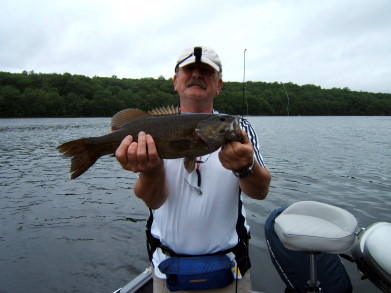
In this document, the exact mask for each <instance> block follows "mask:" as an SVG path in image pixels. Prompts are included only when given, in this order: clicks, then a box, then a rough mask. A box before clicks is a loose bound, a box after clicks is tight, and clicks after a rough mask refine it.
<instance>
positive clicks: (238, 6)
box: [0, 0, 391, 92]
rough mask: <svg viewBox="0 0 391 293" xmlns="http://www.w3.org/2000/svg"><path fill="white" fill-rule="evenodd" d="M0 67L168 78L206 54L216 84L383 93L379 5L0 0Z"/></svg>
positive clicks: (390, 24) (352, 1)
mask: <svg viewBox="0 0 391 293" xmlns="http://www.w3.org/2000/svg"><path fill="white" fill-rule="evenodd" d="M0 6H1V7H2V9H1V11H0V39H1V40H2V46H0V70H2V71H10V72H21V71H23V70H28V71H29V70H34V71H35V72H47V73H51V72H56V73H63V72H69V73H72V74H84V75H89V76H94V75H98V76H112V75H117V76H119V77H129V78H139V77H158V76H160V75H163V76H165V77H167V78H168V77H171V76H172V75H173V67H174V64H175V61H176V58H177V56H178V55H179V54H180V52H181V51H182V49H184V48H185V47H188V46H193V45H196V44H203V45H207V46H211V47H213V48H215V49H216V50H217V51H218V53H219V55H220V57H221V59H222V61H223V68H224V79H225V80H229V81H241V80H242V77H243V50H244V49H245V48H246V49H247V52H246V79H247V80H253V81H268V82H274V81H278V82H280V81H283V82H294V83H298V84H316V85H320V86H322V87H326V88H331V87H349V88H351V89H352V90H362V91H373V92H391V85H390V82H389V81H390V80H391V70H390V66H389V64H391V57H390V53H389V52H391V45H390V42H391V40H390V38H389V36H390V35H391V20H390V17H389V16H388V15H387V14H388V13H389V11H391V2H390V1H388V0H372V1H369V0H346V1H337V0H327V1H322V2H319V1H311V0H299V1H270V0H269V1H239V0H234V1H220V0H218V1H207V0H199V1H180V0H169V1H164V2H162V1H158V0H144V1H137V2H136V1H125V0H110V1H109V0H102V1H92V0H85V1H76V0H68V1H52V0H37V1H28V0H14V1H6V0H0Z"/></svg>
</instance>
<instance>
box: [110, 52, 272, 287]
mask: <svg viewBox="0 0 391 293" xmlns="http://www.w3.org/2000/svg"><path fill="white" fill-rule="evenodd" d="M222 85H223V81H222V66H221V61H220V59H219V56H218V55H217V53H216V52H215V51H214V50H213V49H211V48H208V47H193V48H189V49H186V50H184V52H183V53H182V55H181V56H180V57H179V59H178V61H177V64H176V67H175V75H174V89H175V90H176V91H177V92H178V94H179V97H180V110H181V113H216V112H215V111H214V109H213V101H214V98H215V96H217V95H218V94H219V93H220V91H221V88H222ZM240 124H241V127H242V129H245V130H246V131H243V130H242V136H243V138H244V141H243V142H242V143H240V142H229V143H227V144H225V145H223V146H222V147H221V149H220V150H218V151H216V152H214V153H212V154H210V155H206V156H203V157H202V158H197V161H196V168H195V170H194V171H193V172H192V173H190V174H188V173H187V171H186V170H185V169H184V167H183V159H175V160H162V159H160V158H159V154H158V153H157V151H156V146H155V143H154V140H153V137H151V136H150V135H148V134H146V133H144V132H140V133H139V136H138V142H133V138H132V137H131V136H128V137H126V138H125V139H124V140H123V141H122V143H121V145H120V146H119V148H118V149H117V151H116V157H117V160H118V161H119V162H120V164H121V165H122V167H123V168H124V169H126V170H129V171H133V172H139V174H140V175H139V178H138V180H137V182H136V184H135V187H134V192H135V194H136V195H137V196H138V197H139V198H141V199H142V200H143V201H144V202H145V204H146V205H147V206H148V207H149V208H150V210H151V217H150V219H149V220H148V224H147V228H148V233H147V234H148V241H149V253H150V257H151V260H152V263H153V267H154V292H169V291H167V288H165V279H166V276H165V275H164V274H163V273H162V272H161V271H160V270H159V268H158V266H159V264H160V263H161V262H162V261H164V260H165V259H168V258H169V257H170V255H172V254H174V255H176V254H178V255H192V256H194V255H211V254H212V255H213V254H216V253H217V254H218V253H219V252H224V253H227V255H228V256H229V257H230V258H231V259H232V260H234V261H236V263H237V266H238V268H239V269H238V270H235V271H236V276H235V277H236V278H237V279H240V280H239V281H237V282H233V283H232V284H231V285H229V286H228V287H225V288H223V289H220V290H218V291H213V292H234V291H235V288H236V289H237V291H238V292H251V283H250V277H249V272H248V268H249V267H250V262H249V257H248V239H249V227H248V225H247V222H246V219H245V212H244V209H243V208H242V200H241V195H240V191H243V192H244V193H246V194H247V195H248V196H250V197H251V198H254V199H259V200H261V199H264V198H265V197H266V195H267V193H268V191H269V186H270V180H271V175H270V173H269V171H268V170H267V169H266V168H265V166H264V163H263V161H262V156H261V154H260V153H259V150H258V143H257V137H256V134H255V131H254V130H253V128H252V127H251V125H250V124H249V123H248V121H247V120H244V119H242V120H241V121H240ZM246 132H247V134H248V135H249V136H250V138H251V141H252V142H253V143H251V142H250V139H249V138H248V136H247V134H246ZM254 158H255V159H254ZM246 271H247V273H246ZM232 288H233V289H234V290H232ZM162 290H166V291H162Z"/></svg>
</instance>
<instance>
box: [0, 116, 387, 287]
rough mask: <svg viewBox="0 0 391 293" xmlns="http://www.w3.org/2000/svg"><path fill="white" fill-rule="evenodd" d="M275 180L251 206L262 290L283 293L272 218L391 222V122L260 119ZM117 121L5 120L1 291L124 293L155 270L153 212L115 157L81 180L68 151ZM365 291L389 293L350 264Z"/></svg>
mask: <svg viewBox="0 0 391 293" xmlns="http://www.w3.org/2000/svg"><path fill="white" fill-rule="evenodd" d="M249 120H250V122H252V124H253V126H254V128H256V129H257V132H258V135H259V137H260V140H261V143H260V144H261V151H262V155H263V157H264V159H265V161H266V164H267V166H268V168H269V169H270V171H271V172H272V175H273V180H272V187H271V190H270V193H269V195H268V197H267V199H266V200H264V201H255V200H251V199H248V198H246V200H245V206H246V208H247V216H248V219H249V221H250V224H251V229H252V230H251V231H252V240H251V243H252V255H253V257H252V262H253V270H252V277H253V278H254V279H255V278H256V280H254V289H257V290H259V291H266V292H268V293H275V292H283V284H282V282H281V281H280V279H279V277H278V275H277V273H276V271H275V269H274V267H273V266H272V264H271V261H270V257H269V255H268V252H267V248H266V243H265V239H264V234H263V223H264V222H265V219H266V217H267V216H268V215H269V214H270V213H271V212H272V211H273V210H274V209H275V208H278V207H280V206H286V205H289V204H291V203H294V202H296V201H301V200H315V201H320V202H324V203H329V204H334V205H337V206H339V207H342V208H344V209H347V210H348V211H350V212H351V213H352V214H353V215H355V216H356V218H357V219H358V222H359V225H360V227H365V226H367V225H369V224H371V223H373V222H377V221H386V222H391V213H390V207H391V204H390V199H391V172H390V166H391V156H390V155H391V153H390V150H391V117H249ZM109 127H110V119H109V118H77V119H0V150H1V152H0V186H1V194H0V206H1V213H0V219H1V228H0V292H1V293H5V292H113V291H114V290H115V289H117V288H119V287H121V286H123V285H125V284H126V283H127V282H128V281H129V280H130V279H132V278H133V277H135V276H136V275H137V274H138V273H140V272H141V271H143V270H144V268H146V267H148V266H149V263H148V258H147V253H146V248H145V232H144V231H145V224H146V219H147V217H148V210H147V208H146V207H145V206H144V204H143V203H142V202H141V201H140V200H139V199H137V198H136V197H135V196H134V194H133V189H132V188H133V185H134V182H135V175H134V174H133V173H131V172H126V171H123V170H122V169H121V168H120V166H119V164H118V163H117V162H116V160H115V158H113V157H109V156H107V157H104V158H102V159H100V160H99V161H98V162H97V163H96V164H95V165H94V166H93V167H92V168H91V169H90V170H89V171H87V172H86V173H85V174H84V175H82V176H81V177H80V178H78V179H77V180H70V174H69V160H68V159H66V158H63V157H62V156H61V155H60V154H59V153H58V152H57V150H56V146H57V145H59V144H60V143H62V142H64V141H68V140H72V139H77V138H79V137H82V136H98V135H103V134H106V133H108V132H109ZM346 267H347V269H348V272H349V275H350V277H351V279H352V282H353V285H354V287H355V290H354V292H363V293H364V292H380V291H379V290H378V289H376V288H375V287H374V286H373V285H372V284H371V283H370V282H369V281H367V280H364V281H361V280H360V274H359V273H358V272H357V269H356V267H355V265H352V264H346Z"/></svg>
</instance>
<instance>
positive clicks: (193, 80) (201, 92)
mask: <svg viewBox="0 0 391 293" xmlns="http://www.w3.org/2000/svg"><path fill="white" fill-rule="evenodd" d="M222 85H223V81H222V79H221V78H220V77H219V73H218V72H217V71H216V70H214V69H213V68H212V67H210V66H209V65H206V64H203V63H201V64H189V65H187V66H184V67H180V68H179V71H178V72H177V74H176V75H175V76H174V89H175V90H176V91H177V92H178V94H179V96H180V97H181V98H188V99H197V100H203V99H212V100H213V99H214V97H215V96H216V95H218V94H219V93H220V90H221V87H222Z"/></svg>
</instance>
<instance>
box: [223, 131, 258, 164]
mask: <svg viewBox="0 0 391 293" xmlns="http://www.w3.org/2000/svg"><path fill="white" fill-rule="evenodd" d="M240 134H241V136H242V138H243V142H242V143H241V142H237V141H230V142H228V143H226V144H225V145H223V146H222V147H221V150H220V152H219V159H220V162H221V164H222V165H223V167H224V168H226V169H229V170H234V171H240V170H243V169H246V168H248V167H250V166H251V164H252V162H253V158H254V148H253V145H252V144H251V142H250V140H249V139H248V137H247V134H246V132H245V131H243V130H241V133H240Z"/></svg>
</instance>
